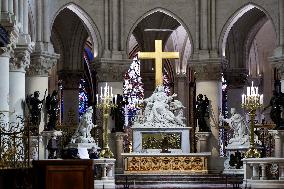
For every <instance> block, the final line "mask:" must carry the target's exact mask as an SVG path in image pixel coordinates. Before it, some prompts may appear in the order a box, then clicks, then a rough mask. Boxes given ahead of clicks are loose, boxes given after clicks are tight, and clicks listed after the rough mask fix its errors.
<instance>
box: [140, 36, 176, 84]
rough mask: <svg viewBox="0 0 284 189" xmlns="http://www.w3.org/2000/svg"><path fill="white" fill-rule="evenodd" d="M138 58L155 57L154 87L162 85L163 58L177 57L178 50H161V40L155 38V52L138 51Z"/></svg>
mask: <svg viewBox="0 0 284 189" xmlns="http://www.w3.org/2000/svg"><path fill="white" fill-rule="evenodd" d="M138 58H139V59H155V81H156V87H157V86H159V85H163V63H162V61H163V59H165V58H168V59H170V58H179V52H163V51H162V40H155V52H138Z"/></svg>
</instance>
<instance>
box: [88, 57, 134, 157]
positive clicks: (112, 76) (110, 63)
mask: <svg viewBox="0 0 284 189" xmlns="http://www.w3.org/2000/svg"><path fill="white" fill-rule="evenodd" d="M131 62H132V60H129V59H126V60H112V59H100V60H97V61H96V62H95V63H94V64H93V69H94V70H95V71H96V73H97V81H98V85H97V86H98V88H97V93H99V94H100V90H101V87H104V86H105V84H106V82H107V83H108V85H109V86H111V87H112V91H113V94H114V95H116V94H123V91H122V89H123V81H124V74H125V73H126V71H127V70H128V69H129V67H130V64H131ZM98 113H99V111H97V124H98V127H101V128H102V115H101V114H100V115H99V114H98ZM113 128H114V120H112V119H111V118H110V119H109V121H108V129H109V132H110V131H111V130H112V129H113ZM110 149H111V151H112V152H114V151H115V150H114V149H115V143H110Z"/></svg>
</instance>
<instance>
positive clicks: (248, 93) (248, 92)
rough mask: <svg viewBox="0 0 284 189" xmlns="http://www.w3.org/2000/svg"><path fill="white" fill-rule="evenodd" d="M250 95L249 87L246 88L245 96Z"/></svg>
mask: <svg viewBox="0 0 284 189" xmlns="http://www.w3.org/2000/svg"><path fill="white" fill-rule="evenodd" d="M249 95H250V87H247V96H249Z"/></svg>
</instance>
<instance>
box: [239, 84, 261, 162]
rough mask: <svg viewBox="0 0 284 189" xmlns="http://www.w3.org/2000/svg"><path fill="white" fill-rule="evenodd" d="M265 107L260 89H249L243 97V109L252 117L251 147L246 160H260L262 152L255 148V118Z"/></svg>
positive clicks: (246, 154) (252, 87)
mask: <svg viewBox="0 0 284 189" xmlns="http://www.w3.org/2000/svg"><path fill="white" fill-rule="evenodd" d="M262 106H263V94H258V87H254V86H253V82H252V84H251V87H247V94H246V95H245V94H243V95H242V107H243V108H244V109H245V110H246V111H247V112H248V114H249V117H250V147H249V149H248V151H247V152H246V153H245V157H246V158H259V157H260V152H259V151H258V150H257V149H256V148H255V143H254V118H255V115H256V110H257V109H258V108H261V107H262Z"/></svg>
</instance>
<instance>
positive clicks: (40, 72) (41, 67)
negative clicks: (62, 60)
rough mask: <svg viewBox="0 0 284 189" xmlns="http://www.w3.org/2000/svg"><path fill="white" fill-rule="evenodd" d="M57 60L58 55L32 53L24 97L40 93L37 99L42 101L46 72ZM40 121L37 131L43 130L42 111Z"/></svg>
mask: <svg viewBox="0 0 284 189" xmlns="http://www.w3.org/2000/svg"><path fill="white" fill-rule="evenodd" d="M57 59H59V55H58V54H51V53H48V52H34V53H32V54H31V64H30V67H29V69H28V70H27V76H26V95H30V94H33V93H34V92H35V91H39V92H40V96H39V99H40V100H42V99H43V98H44V97H45V94H46V95H47V92H48V70H49V69H50V68H51V67H52V66H54V65H55V63H56V62H57ZM41 117H42V119H41V123H40V128H39V131H42V130H43V129H44V124H45V122H46V120H44V119H45V117H46V116H45V115H44V114H43V110H42V116H41Z"/></svg>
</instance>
